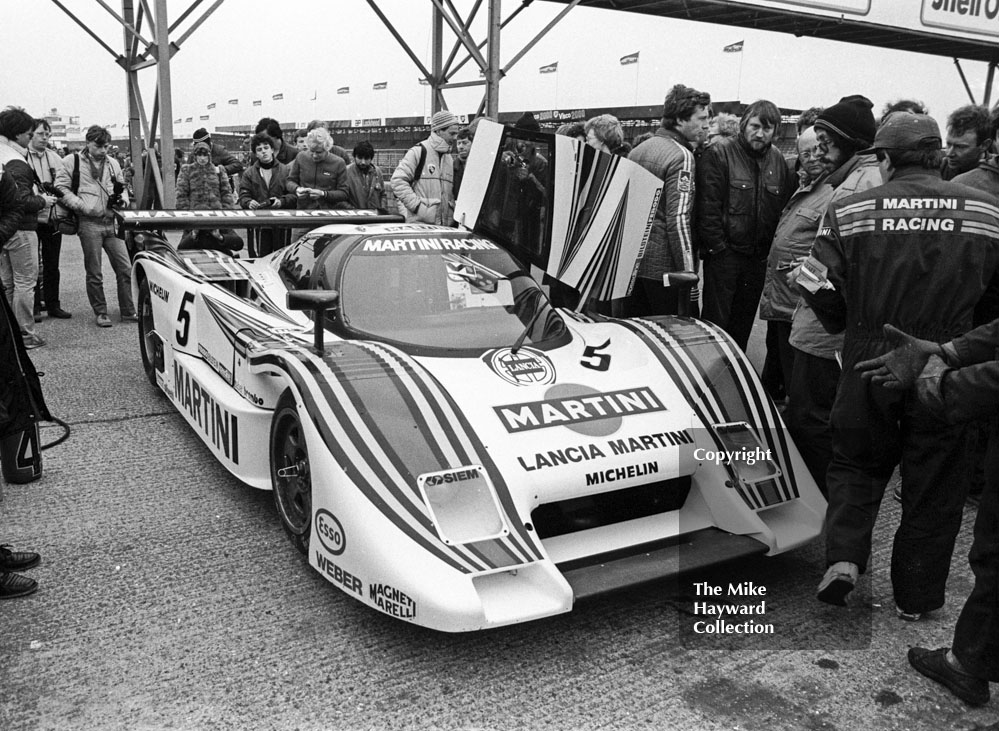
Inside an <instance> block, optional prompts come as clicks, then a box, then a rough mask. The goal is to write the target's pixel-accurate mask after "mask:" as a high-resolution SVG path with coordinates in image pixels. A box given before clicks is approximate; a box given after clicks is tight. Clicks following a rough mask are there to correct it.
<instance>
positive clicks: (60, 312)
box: [49, 307, 73, 320]
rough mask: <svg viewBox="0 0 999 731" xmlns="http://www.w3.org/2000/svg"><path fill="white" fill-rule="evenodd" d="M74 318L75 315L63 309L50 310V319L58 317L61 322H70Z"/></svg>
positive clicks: (54, 308) (51, 308)
mask: <svg viewBox="0 0 999 731" xmlns="http://www.w3.org/2000/svg"><path fill="white" fill-rule="evenodd" d="M72 316H73V315H72V314H71V313H69V312H66V310H64V309H63V308H61V307H50V308H49V317H58V318H59V319H60V320H68V319H69V318H71V317H72Z"/></svg>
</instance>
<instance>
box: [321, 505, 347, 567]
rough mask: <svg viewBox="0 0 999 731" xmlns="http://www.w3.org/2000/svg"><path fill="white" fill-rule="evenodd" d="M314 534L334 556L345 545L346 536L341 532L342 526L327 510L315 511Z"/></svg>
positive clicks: (338, 553) (339, 552)
mask: <svg viewBox="0 0 999 731" xmlns="http://www.w3.org/2000/svg"><path fill="white" fill-rule="evenodd" d="M316 535H317V536H319V542H320V543H322V544H323V548H325V549H326V550H327V551H328V552H329V553H331V554H333V555H334V556H339V555H340V554H341V553H343V550H344V549H345V548H346V547H347V536H346V535H345V534H344V532H343V526H342V525H340V521H339V520H337V519H336V516H334V515H333V513H331V512H330V511H328V510H317V511H316Z"/></svg>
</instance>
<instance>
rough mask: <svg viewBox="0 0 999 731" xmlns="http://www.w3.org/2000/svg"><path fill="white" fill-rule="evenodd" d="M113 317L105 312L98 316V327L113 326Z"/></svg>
mask: <svg viewBox="0 0 999 731" xmlns="http://www.w3.org/2000/svg"><path fill="white" fill-rule="evenodd" d="M111 324H112V323H111V318H110V317H108V316H107V315H105V314H103V313H102V314H100V315H98V316H97V327H111Z"/></svg>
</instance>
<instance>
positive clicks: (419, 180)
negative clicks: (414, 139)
mask: <svg viewBox="0 0 999 731" xmlns="http://www.w3.org/2000/svg"><path fill="white" fill-rule="evenodd" d="M460 128H461V123H460V121H459V120H458V118H457V117H456V116H455V115H454V114H452V113H451V112H449V111H447V110H446V109H442V110H441V111H439V112H435V113H434V116H432V117H431V118H430V136H429V137H428V138H427V139H425V140H423V141H422V142H420V143H419V144H418V145H414V146H413V147H411V148H410V149H409V150H408V151H407V152H406V154H405V155H403V158H402V160H400V161H399V165H398V166H397V167H396V169H395V172H394V173H392V180H391V185H392V192H393V193H395V198H396V202H397V203H398V205H399V213H401V214H402V215H403V216H405V217H406V221H408V222H420V223H436V224H439V225H442V226H447V225H448V224H450V223H451V220H452V219H451V214H452V213H453V212H454V158H453V157H452V155H451V147H452V145H454V141H455V139H456V138H457V137H458V130H459V129H460Z"/></svg>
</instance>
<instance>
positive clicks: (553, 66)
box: [538, 61, 558, 74]
mask: <svg viewBox="0 0 999 731" xmlns="http://www.w3.org/2000/svg"><path fill="white" fill-rule="evenodd" d="M557 71H558V61H556V62H555V63H550V64H548V65H547V66H542V67H541V68H539V69H538V73H539V74H554V73H556V72H557Z"/></svg>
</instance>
